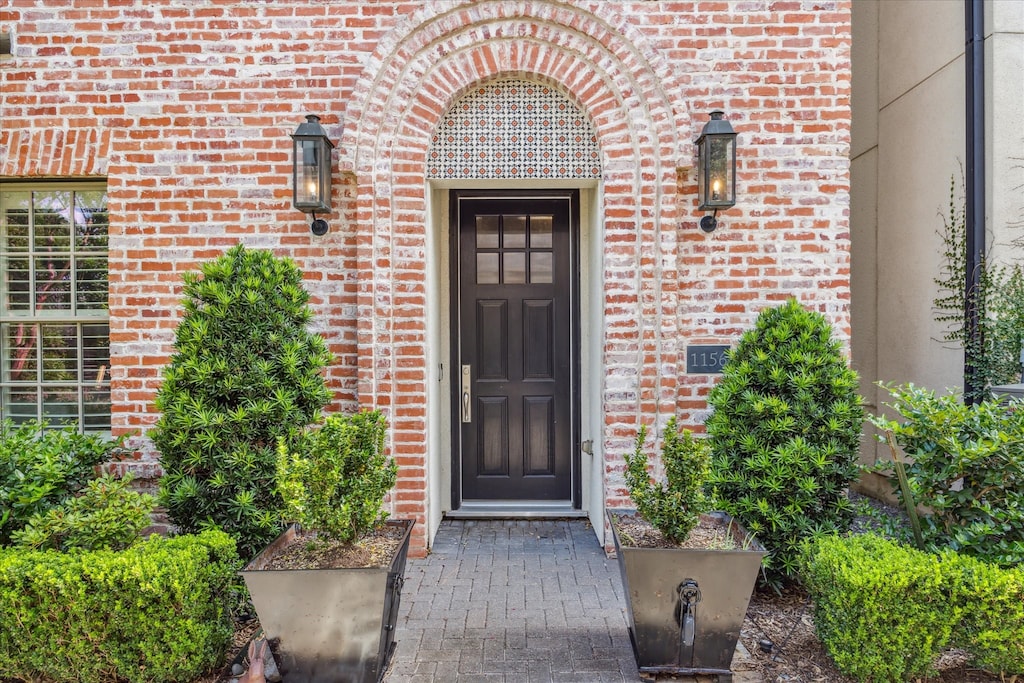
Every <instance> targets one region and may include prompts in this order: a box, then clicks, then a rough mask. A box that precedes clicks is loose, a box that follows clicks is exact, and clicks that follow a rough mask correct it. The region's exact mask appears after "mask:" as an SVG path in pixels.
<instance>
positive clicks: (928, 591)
mask: <svg viewBox="0 0 1024 683" xmlns="http://www.w3.org/2000/svg"><path fill="white" fill-rule="evenodd" d="M801 577H802V578H803V580H804V584H805V585H806V586H807V590H808V592H809V593H810V595H811V597H812V599H813V600H814V625H815V630H816V631H817V634H818V637H819V638H820V639H821V641H822V644H823V645H824V646H825V649H826V650H827V651H828V652H829V654H830V656H831V657H832V658H833V660H835V662H836V665H837V666H838V667H839V669H840V670H841V671H843V672H844V673H846V674H848V675H850V676H853V677H854V678H856V679H857V680H859V681H873V682H875V683H880V682H882V681H904V680H908V679H910V678H912V677H919V676H925V675H928V674H929V672H931V670H932V668H933V663H934V660H935V657H936V655H938V654H939V652H941V651H942V650H944V649H946V648H948V647H951V646H952V647H960V648H963V649H965V650H967V651H968V652H969V653H971V656H972V658H973V661H974V664H975V665H977V666H980V667H983V668H985V669H988V670H990V671H994V672H997V673H1002V674H1019V673H1024V569H1022V568H1020V567H1016V568H1013V569H1001V568H999V567H997V566H995V565H992V564H988V563H985V562H982V561H980V560H978V559H976V558H972V557H969V556H966V555H960V554H958V553H954V552H951V551H944V552H942V553H941V554H938V555H936V554H934V553H927V552H921V551H918V550H914V549H912V548H908V547H905V546H902V545H900V544H898V543H896V542H894V541H890V540H887V539H884V538H882V537H880V536H876V535H873V534H865V535H859V536H850V537H846V538H842V537H839V536H835V535H833V536H825V537H822V538H819V539H817V540H816V541H814V542H812V543H808V544H807V545H806V546H805V548H804V552H803V554H802V556H801Z"/></svg>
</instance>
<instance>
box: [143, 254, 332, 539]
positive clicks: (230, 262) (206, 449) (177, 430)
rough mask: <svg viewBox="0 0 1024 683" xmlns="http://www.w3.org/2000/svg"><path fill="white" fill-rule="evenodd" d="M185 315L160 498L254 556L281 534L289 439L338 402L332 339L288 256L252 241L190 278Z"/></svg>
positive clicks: (182, 524) (161, 439)
mask: <svg viewBox="0 0 1024 683" xmlns="http://www.w3.org/2000/svg"><path fill="white" fill-rule="evenodd" d="M184 281H185V287H184V295H185V298H184V308H185V313H184V316H183V317H182V319H181V322H180V323H179V325H178V330H177V336H176V340H175V345H174V346H175V353H174V355H173V356H172V358H171V361H170V364H169V365H168V366H167V367H166V368H165V370H164V382H163V385H162V386H161V387H160V391H159V393H158V395H157V398H156V406H157V408H158V409H159V410H160V411H161V412H162V415H161V416H160V419H159V421H158V422H157V424H156V426H155V428H154V429H153V430H152V431H151V432H150V436H151V437H152V439H153V442H154V443H155V444H156V446H157V448H158V449H159V450H160V454H161V462H162V464H163V467H164V470H165V472H166V475H165V476H164V477H163V479H162V480H161V486H160V501H161V503H162V504H163V505H164V506H165V507H166V508H167V511H168V514H169V516H170V518H171V520H172V521H173V522H174V523H175V524H177V525H178V527H179V528H180V529H181V530H182V531H184V532H195V531H198V530H200V529H204V528H209V527H214V526H216V527H221V528H223V529H225V530H226V531H227V532H228V533H230V534H232V535H233V536H234V537H235V538H236V539H237V541H238V546H239V552H240V553H241V554H242V555H243V557H251V556H252V555H254V554H255V553H256V552H258V551H259V550H260V549H261V548H262V547H263V546H264V545H266V544H267V543H268V542H269V541H271V540H272V539H273V538H274V536H276V535H277V534H278V533H279V531H280V529H281V526H280V510H281V502H280V499H278V498H277V497H276V496H275V495H274V467H275V460H276V447H277V440H278V437H280V436H283V435H286V434H288V433H289V432H290V431H293V430H296V429H299V428H302V427H304V426H305V425H308V424H310V423H311V422H313V421H314V420H315V419H316V418H317V416H318V415H319V413H320V411H321V409H322V408H323V407H324V406H325V405H326V404H327V402H328V401H329V400H330V397H331V393H330V391H329V389H328V388H327V386H326V383H325V381H324V377H323V374H322V373H323V369H324V368H325V367H326V365H327V363H328V362H329V360H330V354H329V353H328V351H327V346H326V344H325V342H324V340H323V339H322V338H321V337H320V336H318V335H315V334H311V333H310V332H309V331H308V330H307V325H308V324H309V322H310V320H311V317H312V312H311V310H310V308H309V307H308V305H307V304H308V301H309V294H308V293H307V292H306V290H305V289H304V288H303V286H302V274H301V272H300V271H299V269H298V267H296V265H295V263H294V262H292V261H291V260H289V259H284V258H277V257H275V256H274V255H273V254H271V253H270V252H267V251H259V250H247V249H245V248H244V247H243V246H242V245H238V246H235V247H233V248H231V249H230V250H229V251H228V252H227V253H226V254H225V255H224V256H222V257H220V258H218V259H216V260H215V261H212V262H210V263H207V264H205V265H204V266H203V267H202V274H201V275H197V274H194V273H189V274H186V275H185V278H184Z"/></svg>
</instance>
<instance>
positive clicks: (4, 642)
mask: <svg viewBox="0 0 1024 683" xmlns="http://www.w3.org/2000/svg"><path fill="white" fill-rule="evenodd" d="M239 566H240V563H239V561H238V555H237V554H236V552H235V543H234V541H233V540H232V539H231V538H230V537H229V536H227V535H226V534H224V533H223V532H221V531H208V532H205V533H203V534H200V535H198V536H180V537H177V538H171V539H166V538H160V537H157V536H153V537H152V538H150V539H149V540H147V541H144V542H142V543H139V544H137V545H134V546H132V547H131V548H129V549H127V550H124V551H120V552H115V551H108V550H102V551H95V552H80V553H62V552H58V551H53V550H48V551H36V550H23V549H20V548H7V549H2V550H0V679H3V678H6V677H11V678H21V679H25V680H38V679H40V678H43V677H45V678H47V679H49V680H56V681H76V682H78V683H109V682H110V681H115V680H116V681H127V682H129V683H149V682H154V683H155V682H158V681H189V680H192V679H194V678H195V677H196V676H197V675H199V674H201V673H203V672H205V671H207V670H209V669H210V668H212V667H214V666H216V665H218V664H219V663H221V662H222V661H223V658H224V655H225V653H226V651H227V646H228V645H229V644H230V642H231V637H232V634H233V625H232V621H231V618H230V616H229V615H228V614H227V611H226V609H225V605H226V604H227V602H228V598H229V593H230V590H231V587H232V585H233V584H234V581H235V573H236V572H237V571H238V569H239Z"/></svg>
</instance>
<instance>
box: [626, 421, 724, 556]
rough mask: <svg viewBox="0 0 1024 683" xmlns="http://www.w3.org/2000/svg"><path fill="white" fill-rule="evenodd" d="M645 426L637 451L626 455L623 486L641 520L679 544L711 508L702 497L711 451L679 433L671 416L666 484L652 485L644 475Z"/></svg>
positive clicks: (664, 457) (664, 456) (663, 449)
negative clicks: (624, 483)
mask: <svg viewBox="0 0 1024 683" xmlns="http://www.w3.org/2000/svg"><path fill="white" fill-rule="evenodd" d="M646 438H647V426H646V425H642V426H641V427H640V433H639V434H637V437H636V450H635V451H634V453H633V454H632V455H629V454H627V455H626V485H627V486H628V487H629V496H630V498H632V499H633V502H634V503H635V504H636V509H637V512H638V513H640V516H641V517H643V518H644V519H646V520H647V521H648V522H650V523H651V524H652V525H653V526H654V527H655V528H657V529H658V531H660V532H661V533H662V534H664V536H665V537H666V538H668V539H670V540H672V541H676V542H682V541H685V540H686V537H687V536H688V535H689V534H690V531H691V530H692V529H693V528H694V527H695V526H697V522H698V521H699V520H700V515H701V513H702V512H707V511H708V509H709V508H710V507H711V504H710V501H709V500H708V498H707V497H706V496H705V495H704V484H705V482H706V481H707V478H708V472H709V470H710V467H711V450H710V449H709V448H708V445H707V442H706V441H705V440H704V439H699V438H694V436H693V434H692V433H691V432H690V431H689V430H686V429H684V430H683V431H682V432H680V431H679V430H678V428H677V426H676V418H675V416H673V417H672V418H671V419H670V420H669V421H668V424H667V425H666V427H665V438H664V441H663V442H662V446H661V460H662V463H663V464H664V466H665V480H666V481H665V482H664V483H659V484H653V483H651V479H650V475H649V474H648V472H647V455H646V454H645V453H644V451H643V448H644V441H645V440H646Z"/></svg>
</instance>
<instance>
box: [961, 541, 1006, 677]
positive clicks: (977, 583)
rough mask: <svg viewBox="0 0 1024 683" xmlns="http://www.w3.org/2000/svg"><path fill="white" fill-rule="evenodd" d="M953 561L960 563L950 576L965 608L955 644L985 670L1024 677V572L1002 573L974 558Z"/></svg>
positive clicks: (1000, 570) (964, 557)
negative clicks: (968, 653) (955, 583)
mask: <svg viewBox="0 0 1024 683" xmlns="http://www.w3.org/2000/svg"><path fill="white" fill-rule="evenodd" d="M947 557H950V556H948V555H947ZM953 557H956V563H955V565H954V566H952V567H950V568H949V571H948V573H949V574H950V575H951V576H950V578H951V579H952V580H955V581H959V583H957V586H958V588H959V595H958V596H957V597H956V599H958V600H959V601H961V602H962V603H963V605H964V617H963V619H962V620H961V622H960V623H959V624H958V625H957V628H956V630H955V631H954V632H953V642H954V643H955V644H956V645H957V646H959V647H962V648H964V649H966V650H967V651H968V652H970V653H971V655H972V657H973V661H974V664H975V665H977V666H979V667H981V668H983V669H987V670H988V671H995V672H997V673H1007V674H1024V568H1022V567H1020V566H1017V567H1011V568H1007V569H1001V568H999V567H997V566H996V565H993V564H990V563H987V562H983V561H981V560H978V559H975V558H973V557H969V556H965V555H957V556H953Z"/></svg>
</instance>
